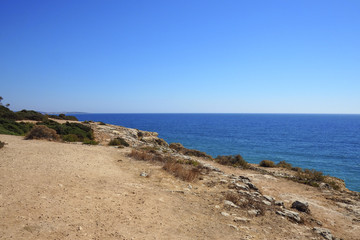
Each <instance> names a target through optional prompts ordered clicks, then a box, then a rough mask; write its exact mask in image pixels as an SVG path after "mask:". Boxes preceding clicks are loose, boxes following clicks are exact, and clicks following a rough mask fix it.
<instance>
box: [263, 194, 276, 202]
mask: <svg viewBox="0 0 360 240" xmlns="http://www.w3.org/2000/svg"><path fill="white" fill-rule="evenodd" d="M264 198H265V199H266V200H268V201H269V202H273V201H274V198H273V197H270V196H267V195H264Z"/></svg>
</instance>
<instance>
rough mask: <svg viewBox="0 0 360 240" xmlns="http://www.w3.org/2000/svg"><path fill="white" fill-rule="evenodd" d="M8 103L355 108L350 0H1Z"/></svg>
mask: <svg viewBox="0 0 360 240" xmlns="http://www.w3.org/2000/svg"><path fill="white" fill-rule="evenodd" d="M0 6H1V7H0V27H1V29H2V31H1V35H0V83H1V84H0V86H1V87H0V96H2V97H3V98H4V100H3V102H4V103H10V108H11V109H12V110H15V111H19V110H22V109H33V110H37V111H45V112H61V111H63V110H66V111H67V112H75V111H81V112H89V113H90V112H92V113H109V112H112V113H273V114H274V113H275V114H277V113H287V114H295V113H296V114H302V113H305V114H360V94H359V92H360V67H359V66H360V47H359V43H360V28H359V26H360V15H359V12H360V2H359V1H351V0H350V1H340V0H339V1H335V0H334V1H329V0H326V1H325V0H319V1H310V0H301V1H300V0H299V1H297V0H295V1H285V0H272V1H265V0H256V1H234V0H228V1H212V0H211V1H207V0H206V1H205V0H199V1H136V2H132V1H130V2H127V1H112V0H109V1H107V2H105V3H104V2H100V1H92V0H89V1H83V0H79V1H69V0H64V1H44V0H40V1H25V0H15V1H9V0H5V1H2V2H1V3H0Z"/></svg>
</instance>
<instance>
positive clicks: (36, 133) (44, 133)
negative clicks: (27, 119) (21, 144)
mask: <svg viewBox="0 0 360 240" xmlns="http://www.w3.org/2000/svg"><path fill="white" fill-rule="evenodd" d="M25 139H26V140H28V139H47V140H53V141H58V140H60V136H59V135H58V134H57V133H56V131H55V130H54V129H51V128H48V127H46V126H44V125H36V126H34V127H33V128H32V129H31V131H30V132H29V133H28V134H27V135H26V136H25Z"/></svg>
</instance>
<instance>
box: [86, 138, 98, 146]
mask: <svg viewBox="0 0 360 240" xmlns="http://www.w3.org/2000/svg"><path fill="white" fill-rule="evenodd" d="M83 144H86V145H98V144H99V142H97V141H94V140H90V139H84V141H83Z"/></svg>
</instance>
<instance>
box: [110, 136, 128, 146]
mask: <svg viewBox="0 0 360 240" xmlns="http://www.w3.org/2000/svg"><path fill="white" fill-rule="evenodd" d="M109 146H125V147H128V146H130V145H129V143H128V142H126V141H125V139H123V138H122V137H117V138H114V139H112V140H111V141H110V142H109Z"/></svg>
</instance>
